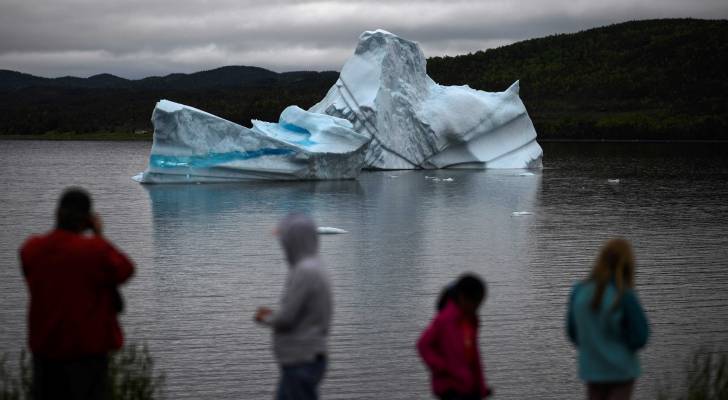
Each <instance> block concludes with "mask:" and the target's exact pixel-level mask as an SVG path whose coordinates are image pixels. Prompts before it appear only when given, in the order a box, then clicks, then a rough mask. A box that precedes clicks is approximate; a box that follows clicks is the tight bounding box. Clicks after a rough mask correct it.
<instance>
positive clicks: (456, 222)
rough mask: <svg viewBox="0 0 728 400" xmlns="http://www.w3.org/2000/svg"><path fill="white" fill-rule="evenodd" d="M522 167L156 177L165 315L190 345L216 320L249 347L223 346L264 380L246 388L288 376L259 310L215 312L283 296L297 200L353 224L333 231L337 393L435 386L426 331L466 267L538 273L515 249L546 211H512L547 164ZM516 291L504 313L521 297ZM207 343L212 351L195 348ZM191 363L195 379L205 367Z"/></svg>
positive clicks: (329, 387)
mask: <svg viewBox="0 0 728 400" xmlns="http://www.w3.org/2000/svg"><path fill="white" fill-rule="evenodd" d="M519 172H520V171H506V172H503V171H501V172H485V171H437V172H433V171H389V172H376V173H365V174H363V175H362V176H361V178H360V179H359V180H358V181H333V182H299V183H280V184H270V183H264V184H222V185H221V184H209V185H148V186H145V188H146V190H147V191H148V193H149V197H150V200H151V210H152V225H153V235H152V236H153V240H154V247H155V249H156V253H155V255H154V260H155V261H154V264H155V267H154V268H155V273H154V274H155V279H156V280H157V283H156V285H155V286H156V287H155V288H154V289H153V292H154V293H155V295H161V296H159V297H158V298H157V300H156V301H157V307H159V308H161V309H166V310H167V312H168V313H171V314H174V315H175V318H174V320H169V321H165V317H160V318H161V319H160V321H158V322H157V323H158V324H159V325H161V326H165V328H164V329H165V331H166V332H168V333H169V334H170V337H171V338H174V343H175V346H176V347H177V348H180V346H181V347H183V348H185V347H186V348H187V349H188V351H193V350H190V346H193V344H194V343H195V337H197V336H198V335H202V336H207V335H209V334H215V335H216V337H217V339H216V343H215V348H216V349H220V345H221V344H224V343H228V346H230V348H239V349H240V350H241V353H242V354H245V355H246V356H245V357H243V359H242V360H234V359H231V358H230V354H222V351H221V352H220V354H219V356H220V357H222V359H223V360H224V361H228V362H229V365H228V367H227V368H233V369H234V370H238V371H240V373H244V374H246V375H252V376H253V377H254V379H255V380H256V381H258V382H260V384H261V385H262V386H263V387H255V386H254V385H245V386H244V387H242V388H237V389H238V390H242V391H243V392H242V394H243V397H246V396H247V397H250V396H253V395H254V394H255V393H257V392H255V391H256V390H264V389H265V388H266V387H265V385H267V383H268V382H269V381H270V379H272V377H274V376H275V372H274V371H269V370H267V369H265V368H264V369H262V370H261V369H260V364H261V363H266V362H269V361H270V357H271V356H270V354H269V352H268V351H267V349H268V344H267V337H266V336H265V334H264V333H263V332H259V331H256V330H255V327H254V326H252V325H251V324H250V323H249V322H248V321H246V320H243V321H240V319H239V318H237V323H239V324H240V325H238V326H235V325H234V324H233V323H231V321H230V318H229V317H227V321H226V322H224V323H223V322H221V321H218V320H217V318H216V317H215V315H216V314H218V313H219V314H220V319H224V318H225V317H223V314H225V313H230V312H235V311H233V310H235V309H236V308H237V309H239V308H243V309H250V311H249V312H250V313H252V309H253V307H254V306H256V305H259V304H264V303H267V304H274V303H275V302H276V300H277V295H278V293H279V288H280V287H281V285H282V282H283V279H284V274H285V267H283V265H284V263H283V259H282V255H281V254H280V251H279V249H278V246H277V243H276V241H275V239H274V237H273V236H272V235H271V228H272V227H273V226H275V224H276V223H277V221H278V219H279V218H280V217H281V216H282V215H284V214H285V213H287V212H289V211H291V210H302V211H306V212H309V213H310V214H312V215H313V216H314V217H315V219H316V220H317V221H318V222H319V224H320V225H326V226H335V227H338V228H343V229H345V230H347V231H348V232H349V233H348V234H345V235H330V236H323V237H322V255H323V257H324V260H325V262H326V264H327V265H328V268H329V270H330V271H331V273H332V277H333V280H334V292H335V299H336V315H335V325H334V329H333V333H332V340H331V342H332V343H331V346H332V358H333V359H335V360H336V363H332V369H331V371H330V372H329V378H328V379H327V383H326V385H325V386H324V389H323V390H324V393H325V395H326V396H327V398H372V397H377V396H378V395H381V393H397V392H398V390H399V389H401V387H403V385H408V386H411V387H413V388H417V389H416V392H417V393H419V394H420V395H421V396H423V397H424V396H426V395H427V382H426V380H425V379H426V372H425V371H424V370H423V369H422V366H421V363H420V362H419V359H418V357H417V355H416V354H415V352H414V348H413V343H414V341H415V340H416V337H417V335H418V334H419V332H420V330H421V329H422V327H423V326H424V324H425V323H426V322H427V321H428V320H429V318H431V315H432V310H433V303H434V299H435V295H436V293H437V292H438V291H439V289H440V288H441V287H442V285H444V284H445V283H447V281H448V280H450V279H453V278H454V277H456V276H457V275H458V274H460V273H461V272H462V271H465V270H471V271H476V272H478V273H481V274H482V275H483V276H485V277H486V278H487V279H489V280H491V281H492V282H494V286H495V287H505V286H508V285H512V284H513V282H522V281H524V280H525V279H526V277H525V276H521V275H520V274H522V273H524V272H525V269H524V268H523V267H520V266H515V267H514V265H513V262H512V261H513V259H514V258H515V259H517V260H518V263H519V264H520V263H522V264H523V265H526V264H527V262H525V261H524V260H522V256H521V251H522V249H523V247H524V246H528V245H529V243H531V242H532V241H533V238H531V237H530V228H529V227H530V225H531V222H532V221H533V218H532V217H513V216H512V212H514V211H534V210H536V209H537V208H538V204H537V203H536V199H537V193H538V191H539V190H540V185H541V175H540V174H536V175H534V176H525V177H524V176H519ZM432 177H437V178H438V179H439V180H434V179H430V178H432ZM444 178H452V181H444V180H443V179H444ZM267 288H275V289H274V290H268V289H267ZM498 291H501V292H503V291H502V290H498ZM498 296H500V294H499V295H498ZM503 304H504V305H506V307H505V308H504V309H503V310H501V311H502V312H503V313H510V312H512V311H513V310H511V309H509V307H510V306H508V305H507V304H506V303H503ZM489 307H490V306H489ZM238 313H239V312H238ZM180 320H182V321H187V322H185V323H180ZM232 321H236V318H233V319H232ZM221 325H222V327H223V328H224V329H221ZM210 326H214V328H210ZM210 329H213V330H212V331H211V330H210ZM241 330H242V335H243V337H242V338H241V337H240V333H238V332H240V331H241ZM193 332H194V333H193ZM210 351H212V352H214V353H217V350H209V349H208V351H207V352H208V353H209V352H210ZM167 357H172V358H176V360H175V361H176V362H175V363H174V364H176V365H180V364H184V363H189V362H191V361H192V359H191V358H192V357H191V356H190V355H189V354H188V355H185V356H180V355H178V354H169V355H167ZM193 357H198V358H199V357H202V358H205V356H203V355H200V354H195V353H194V351H193ZM207 357H209V355H207ZM271 366H272V364H271ZM413 371H416V372H414V373H413ZM266 372H267V374H266ZM177 373H178V375H177V376H179V377H180V378H181V377H182V376H185V377H187V379H189V375H190V374H191V371H186V370H180V371H177ZM392 376H397V377H398V378H397V379H391V377H392ZM170 378H171V377H170ZM219 379H224V378H218V380H219ZM188 384H189V382H185V381H183V380H182V379H180V380H179V381H176V382H175V385H176V386H177V387H178V388H179V389H180V392H179V393H176V395H179V396H182V397H184V396H185V395H186V393H187V392H183V391H182V390H181V389H182V388H186V389H187V390H189V389H190V388H189V387H187V385H188ZM198 385H199V383H198ZM231 385H233V384H232V383H231ZM197 393H202V392H200V391H199V389H198V391H197ZM403 395H404V394H403ZM405 397H408V396H405Z"/></svg>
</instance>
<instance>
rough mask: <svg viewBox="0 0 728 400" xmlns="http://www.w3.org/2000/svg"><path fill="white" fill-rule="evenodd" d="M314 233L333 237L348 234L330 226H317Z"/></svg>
mask: <svg viewBox="0 0 728 400" xmlns="http://www.w3.org/2000/svg"><path fill="white" fill-rule="evenodd" d="M316 232H318V233H319V234H320V235H335V234H339V233H349V232H347V231H345V230H343V229H339V228H334V227H331V226H319V227H318V228H316Z"/></svg>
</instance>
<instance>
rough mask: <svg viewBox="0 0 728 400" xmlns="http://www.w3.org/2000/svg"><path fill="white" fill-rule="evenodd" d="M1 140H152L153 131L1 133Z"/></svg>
mask: <svg viewBox="0 0 728 400" xmlns="http://www.w3.org/2000/svg"><path fill="white" fill-rule="evenodd" d="M0 140H113V141H146V142H151V141H152V134H151V133H144V134H140V133H131V132H92V133H72V132H63V133H60V132H49V133H38V134H28V135H0Z"/></svg>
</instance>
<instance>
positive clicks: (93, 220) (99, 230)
mask: <svg viewBox="0 0 728 400" xmlns="http://www.w3.org/2000/svg"><path fill="white" fill-rule="evenodd" d="M89 228H90V229H91V232H93V234H94V235H99V236H101V235H102V234H103V233H104V223H103V222H102V221H101V217H100V216H99V214H96V213H93V214H91V217H90V218H89Z"/></svg>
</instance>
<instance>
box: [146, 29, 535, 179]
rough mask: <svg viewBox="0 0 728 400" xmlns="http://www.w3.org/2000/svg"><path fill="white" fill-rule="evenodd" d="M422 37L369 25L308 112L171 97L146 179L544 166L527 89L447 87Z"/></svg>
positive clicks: (160, 118) (158, 119) (159, 121)
mask: <svg viewBox="0 0 728 400" xmlns="http://www.w3.org/2000/svg"><path fill="white" fill-rule="evenodd" d="M425 64H426V61H425V57H424V54H423V53H422V50H421V49H420V47H419V45H418V44H417V43H415V42H412V41H408V40H405V39H402V38H400V37H398V36H396V35H393V34H391V33H389V32H386V31H383V30H376V31H372V32H364V33H363V34H362V35H361V36H360V38H359V44H358V46H357V48H356V51H355V53H354V55H353V56H352V57H351V58H350V59H349V60H348V61H347V62H346V63H345V64H344V66H343V68H342V70H341V74H340V76H339V79H338V80H337V82H336V84H335V85H334V86H332V87H331V89H329V91H328V93H327V94H326V96H325V97H324V99H323V100H321V101H320V102H319V103H318V104H316V105H314V106H313V107H311V109H310V110H308V111H305V110H302V109H300V108H299V107H296V106H290V107H288V108H286V109H285V110H284V111H283V113H281V116H280V119H279V121H278V123H270V122H263V121H256V120H254V121H253V128H252V129H249V128H245V127H243V126H241V125H238V124H235V123H233V122H230V121H226V120H224V119H222V118H219V117H216V116H214V115H211V114H208V113H206V112H204V111H200V110H197V109H194V108H192V107H188V106H184V105H181V104H177V103H173V102H170V101H166V100H162V101H160V102H159V103H157V106H156V108H155V109H154V113H153V114H152V122H153V124H154V144H153V145H152V151H151V155H150V159H149V167H148V168H147V170H146V171H145V172H143V173H141V174H139V175H137V176H135V177H134V179H136V180H138V181H140V182H152V183H157V182H190V181H193V182H201V181H230V180H258V179H268V180H287V179H288V180H290V179H295V180H301V179H347V178H355V177H356V176H357V175H358V173H359V171H360V170H361V169H362V168H370V169H415V168H426V169H432V168H540V167H541V157H542V154H543V152H542V150H541V147H540V146H539V145H538V143H537V142H536V131H535V129H534V127H533V123H532V122H531V119H530V118H529V116H528V113H527V112H526V108H525V106H524V105H523V102H522V101H521V99H520V98H519V96H518V82H515V83H514V84H513V85H511V87H510V88H508V89H507V90H506V91H504V92H498V93H490V92H484V91H480V90H475V89H471V88H470V87H468V86H467V85H466V86H441V85H438V84H437V83H435V82H434V81H433V80H432V79H430V77H429V76H428V75H427V72H426V69H425Z"/></svg>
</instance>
